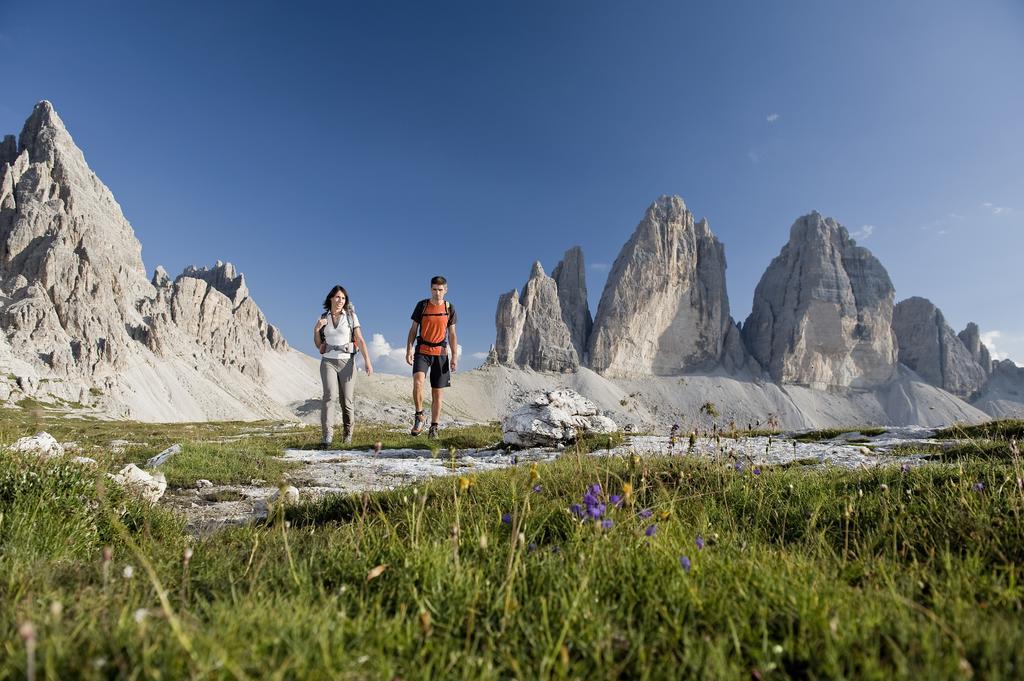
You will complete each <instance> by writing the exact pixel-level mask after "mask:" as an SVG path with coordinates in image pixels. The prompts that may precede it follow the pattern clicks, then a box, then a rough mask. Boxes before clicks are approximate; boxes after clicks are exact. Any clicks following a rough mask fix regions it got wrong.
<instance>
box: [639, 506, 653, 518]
mask: <svg viewBox="0 0 1024 681" xmlns="http://www.w3.org/2000/svg"><path fill="white" fill-rule="evenodd" d="M637 515H638V516H640V517H641V518H650V517H651V516H652V515H654V511H652V510H651V509H649V508H644V509H640V512H639V513H637Z"/></svg>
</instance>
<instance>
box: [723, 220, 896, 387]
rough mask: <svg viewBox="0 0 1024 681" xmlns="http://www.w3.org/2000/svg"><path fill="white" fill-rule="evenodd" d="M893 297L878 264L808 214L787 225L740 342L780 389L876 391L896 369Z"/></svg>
mask: <svg viewBox="0 0 1024 681" xmlns="http://www.w3.org/2000/svg"><path fill="white" fill-rule="evenodd" d="M893 299H894V290H893V286H892V282H891V281H890V280H889V275H888V273H887V272H886V271H885V268H883V267H882V265H881V263H879V262H878V260H877V259H876V258H875V257H874V256H873V255H872V254H871V252H870V251H868V250H867V249H866V248H862V247H859V246H857V244H856V242H854V241H853V239H851V238H850V236H849V234H848V233H847V231H846V229H845V228H844V227H843V226H842V225H840V224H839V223H837V222H836V221H835V220H833V219H832V218H825V217H822V216H821V215H820V214H819V213H817V212H814V213H811V214H810V215H806V216H804V217H802V218H800V219H799V220H797V221H796V222H795V223H794V224H793V226H792V228H791V229H790V237H789V242H788V243H787V244H786V245H785V246H783V248H782V251H781V252H780V253H779V255H778V256H777V257H776V258H775V259H774V260H772V262H771V264H770V265H769V266H768V269H767V270H766V271H765V273H764V275H763V276H762V277H761V281H760V282H759V283H758V285H757V289H756V290H755V292H754V302H753V307H752V311H751V313H750V316H749V317H747V320H746V322H745V323H744V324H743V340H744V342H745V344H746V346H747V348H748V349H749V350H750V353H751V354H752V355H753V356H754V358H755V359H756V360H757V361H758V362H759V363H760V364H761V365H762V366H763V367H764V368H765V369H767V370H768V372H769V373H770V374H771V376H772V378H773V379H774V380H776V381H778V382H780V383H795V384H800V385H807V386H810V387H814V388H831V387H855V388H866V387H871V386H877V385H881V384H883V383H885V382H887V381H889V380H890V379H891V378H892V377H893V374H894V372H895V369H896V341H895V338H894V336H893V332H892V309H893Z"/></svg>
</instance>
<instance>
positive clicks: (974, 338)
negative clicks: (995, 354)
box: [957, 322, 992, 376]
mask: <svg viewBox="0 0 1024 681" xmlns="http://www.w3.org/2000/svg"><path fill="white" fill-rule="evenodd" d="M957 337H958V338H959V339H960V342H961V343H963V344H964V347H966V348H967V352H969V353H971V358H972V359H973V360H974V361H975V362H977V363H978V366H980V367H981V369H982V371H984V372H985V375H986V376H988V375H989V374H991V373H992V356H991V355H990V354H989V352H988V348H987V347H985V344H984V343H982V342H981V333H980V332H979V331H978V325H977V324H975V323H974V322H968V323H967V326H966V327H964V330H963V331H961V332H960V333H958V334H957Z"/></svg>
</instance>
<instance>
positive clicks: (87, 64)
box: [0, 0, 1024, 365]
mask: <svg viewBox="0 0 1024 681" xmlns="http://www.w3.org/2000/svg"><path fill="white" fill-rule="evenodd" d="M0 58H2V61H3V63H4V64H5V66H6V68H5V69H4V79H3V96H2V97H0V133H17V132H19V131H20V130H21V127H22V125H23V123H24V120H25V118H26V117H27V116H28V115H29V113H30V112H31V109H32V106H33V105H34V104H35V102H37V101H38V100H40V99H49V100H50V101H52V102H53V103H54V106H55V107H56V109H57V111H58V113H59V114H60V115H61V117H62V118H63V119H64V121H65V123H66V124H67V126H68V128H69V130H70V131H71V133H72V135H73V136H74V138H75V140H76V142H77V143H78V145H79V146H80V147H81V148H82V149H83V151H84V152H85V155H86V159H87V160H88V162H89V163H90V165H91V166H92V168H93V170H94V171H96V173H97V174H98V175H99V177H100V178H101V179H102V180H103V181H104V182H105V183H106V184H107V185H108V186H109V187H110V188H111V190H112V191H113V192H114V195H115V196H116V197H117V199H118V201H119V202H120V204H121V206H122V208H123V210H124V212H125V215H126V216H127V218H128V219H129V221H130V222H131V223H132V226H133V227H134V229H135V232H136V235H137V236H138V238H139V240H140V241H141V242H142V246H143V259H144V261H145V263H146V267H147V269H148V270H149V271H150V272H152V270H153V268H154V267H155V266H156V265H158V264H162V265H164V266H165V267H166V268H167V270H168V271H169V272H170V273H171V274H172V275H174V274H175V273H177V272H180V271H181V270H182V269H183V268H184V267H185V266H186V265H188V264H193V263H195V264H200V265H202V264H212V263H213V262H214V261H215V260H217V259H222V260H230V261H232V262H234V263H235V264H236V265H237V266H238V267H239V269H240V270H241V271H243V272H244V273H245V274H246V278H247V281H248V284H249V287H250V289H251V291H252V293H253V297H254V299H255V300H256V302H257V303H258V304H259V305H260V306H261V307H262V309H263V310H264V312H265V313H266V314H267V316H268V317H269V319H270V320H271V322H272V323H274V324H276V325H278V326H279V327H280V328H281V329H282V330H283V331H284V333H285V336H286V337H287V338H288V339H289V341H290V342H291V343H292V344H293V345H294V346H296V347H298V348H299V349H301V350H304V351H310V350H311V349H312V348H310V347H307V345H308V344H309V341H308V338H307V337H308V336H309V335H310V333H309V330H310V328H311V327H312V324H313V323H314V320H315V319H316V315H317V314H318V311H319V308H320V303H321V302H322V300H323V296H324V294H325V293H326V291H327V290H328V289H329V288H330V287H331V286H332V285H333V284H335V283H342V284H344V285H345V286H346V287H347V288H349V290H350V292H351V294H352V297H353V300H354V301H355V303H356V305H357V309H358V311H359V314H360V318H361V320H362V323H363V326H364V330H365V331H366V332H367V335H370V334H373V333H380V334H382V335H383V337H384V339H386V341H387V342H388V343H390V344H391V345H393V346H401V345H402V344H403V343H404V338H405V333H406V331H407V330H408V324H409V321H408V316H409V313H410V312H411V310H412V307H413V304H414V303H415V302H416V300H418V299H419V298H421V297H426V296H427V295H428V293H429V290H428V280H429V278H430V276H432V275H433V274H436V273H443V274H445V275H446V276H448V278H449V280H450V288H451V291H450V296H449V297H450V299H451V300H452V301H453V302H454V303H455V304H456V306H457V308H458V310H459V313H460V324H459V329H460V336H459V339H460V342H461V344H462V346H463V348H464V351H465V354H466V363H465V365H469V364H470V363H472V359H471V357H470V355H472V354H473V353H483V352H486V350H487V348H488V346H489V345H490V344H491V343H492V342H493V339H494V310H495V304H496V302H497V298H498V295H499V294H500V293H502V292H504V291H508V290H511V289H512V288H513V287H515V288H520V287H521V286H522V285H523V283H524V282H525V280H526V277H527V275H528V273H529V270H530V266H531V264H532V262H533V261H534V260H540V261H541V262H542V263H543V264H544V267H545V269H546V270H548V271H549V272H550V270H551V268H552V267H553V266H554V265H555V264H556V263H557V261H558V260H559V259H560V257H561V255H562V253H563V252H564V251H565V250H566V249H567V248H569V247H570V246H573V245H575V244H579V245H581V246H582V247H583V250H584V254H585V257H586V260H587V262H588V265H589V269H588V287H589V289H590V297H591V304H592V310H593V311H596V306H597V301H598V299H599V298H600V294H601V288H602V286H603V284H604V279H605V276H606V274H607V266H608V265H609V264H610V263H611V262H612V261H613V260H614V259H615V256H616V254H617V253H618V251H619V249H620V248H621V246H622V244H623V243H624V242H625V241H626V239H627V238H628V237H629V235H630V234H631V233H632V231H633V229H634V227H635V226H636V224H637V222H638V221H639V220H640V218H641V217H642V216H643V213H644V210H645V209H646V207H647V206H648V205H649V204H650V203H651V202H652V201H653V200H654V199H655V198H657V197H658V196H659V195H661V194H679V195H680V196H682V197H683V199H684V200H685V201H686V203H687V206H688V207H689V208H690V209H691V210H692V211H693V212H694V213H695V214H696V215H697V216H698V217H707V218H708V220H709V221H710V224H711V228H712V230H713V231H714V232H715V233H716V235H717V236H718V237H719V239H721V241H722V242H723V243H724V244H725V248H726V258H727V260H728V264H729V268H728V287H729V297H730V304H731V307H732V310H733V316H734V317H736V318H738V319H742V318H744V317H745V316H746V315H747V313H748V312H749V310H750V305H751V298H752V296H753V291H754V287H755V285H756V284H757V281H758V279H759V278H760V276H761V274H762V273H763V272H764V269H765V267H766V266H767V265H768V263H769V262H770V260H771V259H772V258H773V257H774V256H775V255H777V254H778V252H779V249H780V248H781V247H782V245H783V244H784V243H785V241H786V239H787V237H788V232H789V227H790V225H791V224H792V223H793V222H794V220H795V219H796V218H797V217H799V216H800V215H803V214H805V213H807V212H809V211H811V210H815V209H816V210H819V211H821V212H822V213H824V214H826V215H830V216H832V217H835V218H836V219H838V220H839V221H840V222H842V223H843V224H845V225H846V226H847V227H848V228H849V229H850V231H851V233H854V234H858V235H860V236H861V238H860V239H859V241H860V243H861V244H862V245H864V246H867V247H868V248H870V249H871V250H872V251H873V252H874V253H875V255H876V256H878V257H879V259H880V260H881V261H882V263H883V264H884V265H885V267H886V268H887V269H888V271H889V274H890V276H891V277H892V280H893V282H894V284H895V286H896V295H897V300H900V299H903V298H906V297H909V296H912V295H921V296H925V297H928V298H930V299H931V300H932V301H933V302H934V303H935V304H936V305H938V306H939V307H940V308H941V309H942V310H943V312H944V313H945V315H946V318H947V320H948V321H949V322H950V324H951V325H952V326H953V327H954V328H955V329H957V330H959V329H961V328H963V326H964V324H966V322H967V321H971V320H973V321H976V322H977V323H978V324H979V325H980V326H981V329H982V332H983V333H984V332H987V333H989V334H998V335H995V336H992V335H989V336H988V339H989V341H990V343H992V344H994V346H995V350H996V352H997V354H1002V355H1006V354H1009V356H1011V357H1012V358H1014V359H1015V360H1017V361H1018V362H1019V363H1024V315H1022V314H1021V311H1022V308H1024V305H1022V303H1021V300H1022V298H1024V283H1022V282H1024V278H1022V277H1021V276H1020V274H1019V271H1020V269H1021V265H1022V259H1024V78H1021V77H1020V72H1021V70H1022V68H1024V3H1022V2H1019V1H1010V0H1007V1H1002V2H1000V1H995V0H993V1H984V2H970V3H968V2H960V1H947V0H929V1H905V2H896V3H893V2H856V3H852V2H832V1H822V0H814V1H807V2H797V1H792V2H778V3H770V2H720V3H683V2H651V1H647V2H599V1H592V0H588V1H586V2H584V1H580V2H531V3H526V2H523V3H481V2H465V3H457V2H446V3H422V2H409V3H387V2H317V3H312V2H294V3H289V4H284V3H280V2H246V3H194V2H175V3H139V2H104V1H102V0H99V1H97V2H90V3H79V2H74V3H63V2H49V3H27V2H12V1H10V0H0Z"/></svg>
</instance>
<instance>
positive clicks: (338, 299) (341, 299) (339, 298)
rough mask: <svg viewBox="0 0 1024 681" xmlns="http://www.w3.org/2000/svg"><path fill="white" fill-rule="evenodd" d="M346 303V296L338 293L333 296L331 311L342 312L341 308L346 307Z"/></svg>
mask: <svg viewBox="0 0 1024 681" xmlns="http://www.w3.org/2000/svg"><path fill="white" fill-rule="evenodd" d="M346 301H347V299H346V298H345V294H344V293H342V292H341V291H338V292H337V293H335V294H334V295H333V296H331V309H332V310H340V309H341V308H343V307H345V302H346Z"/></svg>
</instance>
